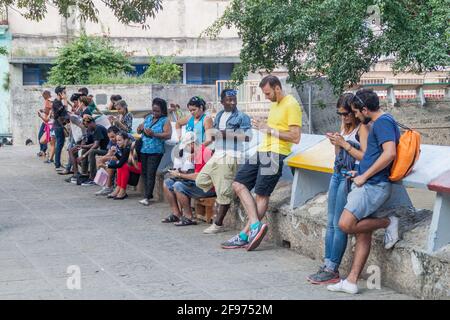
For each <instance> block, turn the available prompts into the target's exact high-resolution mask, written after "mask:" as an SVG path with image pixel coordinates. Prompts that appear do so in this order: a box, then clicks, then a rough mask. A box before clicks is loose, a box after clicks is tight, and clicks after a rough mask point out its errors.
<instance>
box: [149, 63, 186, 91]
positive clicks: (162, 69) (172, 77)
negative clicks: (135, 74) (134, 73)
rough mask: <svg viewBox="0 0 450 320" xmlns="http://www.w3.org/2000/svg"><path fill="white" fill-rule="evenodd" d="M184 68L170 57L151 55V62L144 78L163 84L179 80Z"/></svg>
mask: <svg viewBox="0 0 450 320" xmlns="http://www.w3.org/2000/svg"><path fill="white" fill-rule="evenodd" d="M182 70H183V68H182V67H181V66H179V65H177V64H175V63H173V61H172V59H171V58H170V57H150V64H149V66H148V68H147V70H145V73H144V74H143V78H146V79H152V81H153V83H161V84H165V83H174V82H179V81H180V80H181V72H182Z"/></svg>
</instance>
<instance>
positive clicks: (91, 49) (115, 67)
mask: <svg viewBox="0 0 450 320" xmlns="http://www.w3.org/2000/svg"><path fill="white" fill-rule="evenodd" d="M132 70H133V67H132V66H131V64H130V62H129V61H128V59H127V57H126V56H125V54H124V53H123V52H121V51H119V50H117V49H116V48H114V47H113V46H112V44H111V42H110V41H109V40H107V39H105V38H98V37H89V36H87V35H81V37H80V38H78V39H76V40H74V41H73V42H71V43H69V44H68V45H66V46H65V47H64V48H62V49H61V50H60V52H59V56H58V58H57V60H56V65H55V66H54V67H53V68H52V69H51V70H50V74H49V80H48V83H49V84H53V85H58V84H65V85H76V84H89V79H90V78H91V77H95V76H96V75H99V74H109V75H112V74H124V73H126V72H131V71H132Z"/></svg>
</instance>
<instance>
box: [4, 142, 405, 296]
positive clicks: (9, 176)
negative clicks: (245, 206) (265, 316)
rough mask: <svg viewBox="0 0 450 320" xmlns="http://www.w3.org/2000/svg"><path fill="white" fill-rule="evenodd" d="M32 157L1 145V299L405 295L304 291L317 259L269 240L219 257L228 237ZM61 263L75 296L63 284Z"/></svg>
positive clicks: (31, 151) (33, 150)
mask: <svg viewBox="0 0 450 320" xmlns="http://www.w3.org/2000/svg"><path fill="white" fill-rule="evenodd" d="M36 152H37V149H36V148H35V147H2V148H0V168H1V170H0V299H194V300H195V299H231V300H237V299H389V300H392V299H412V298H411V297H408V296H405V295H401V294H398V293H395V292H393V291H392V290H389V289H387V288H382V289H381V290H367V289H366V290H363V293H362V294H359V295H357V296H348V295H345V294H334V293H330V292H328V291H327V290H326V288H325V287H320V286H312V285H310V284H308V283H307V282H306V280H305V277H306V276H307V275H308V274H310V273H311V272H312V271H315V270H316V269H317V267H318V261H313V260H311V259H309V258H306V257H303V256H300V255H298V254H296V253H294V252H292V251H290V250H288V249H283V248H279V247H274V246H273V245H270V244H268V243H263V244H262V245H261V247H260V249H259V250H257V251H255V252H246V251H245V250H234V251H233V250H232V251H224V250H222V249H220V248H219V244H220V242H222V241H223V240H225V239H227V238H229V237H230V236H232V235H233V233H234V232H233V231H230V232H227V233H224V234H221V235H212V236H208V235H204V234H202V230H203V229H204V228H205V225H198V226H194V227H188V228H184V229H183V228H182V229H178V228H176V227H174V226H172V225H163V224H161V223H160V219H161V218H162V217H164V216H166V215H167V214H168V213H169V212H168V206H167V205H166V204H163V203H157V204H153V205H152V206H151V207H148V208H146V207H143V206H141V205H139V204H138V203H137V201H138V200H139V198H138V195H134V196H131V197H130V198H129V199H127V200H125V201H112V200H108V199H105V198H96V197H95V196H94V192H95V191H97V189H98V188H96V187H79V186H75V185H72V184H68V183H66V182H64V181H63V177H61V176H58V175H56V174H55V172H54V169H53V167H52V166H49V165H46V164H43V163H42V161H40V160H38V159H37V158H36V156H35V154H36ZM69 266H77V268H79V269H77V270H79V271H80V274H81V276H80V279H81V282H80V283H81V289H80V290H77V289H75V290H71V289H69V288H68V285H67V284H68V281H69V285H70V284H71V283H72V284H73V282H71V281H70V280H71V279H72V278H71V277H73V276H74V274H72V273H70V274H69V273H68V272H67V271H68V268H69ZM72 272H73V271H72Z"/></svg>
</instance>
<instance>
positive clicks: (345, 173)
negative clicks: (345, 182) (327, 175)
mask: <svg viewBox="0 0 450 320" xmlns="http://www.w3.org/2000/svg"><path fill="white" fill-rule="evenodd" d="M341 173H342V174H343V175H344V176H346V177H350V178H353V174H352V173H351V172H350V171H347V170H341Z"/></svg>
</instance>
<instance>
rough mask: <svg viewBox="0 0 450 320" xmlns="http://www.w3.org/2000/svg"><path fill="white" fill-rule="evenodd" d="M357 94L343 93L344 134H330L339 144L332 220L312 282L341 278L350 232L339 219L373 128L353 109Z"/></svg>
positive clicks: (330, 208) (339, 112) (331, 195)
mask: <svg viewBox="0 0 450 320" xmlns="http://www.w3.org/2000/svg"><path fill="white" fill-rule="evenodd" d="M352 99H353V94H351V93H347V94H344V95H342V96H341V97H340V98H339V100H338V102H337V106H336V107H337V115H338V116H339V117H340V119H341V130H340V133H327V138H328V139H329V140H330V142H331V143H332V144H333V145H334V146H335V152H336V158H335V162H334V173H333V175H332V177H331V181H330V186H329V188H328V223H327V232H326V235H325V256H324V263H323V265H322V266H320V268H319V270H318V271H317V272H316V273H314V274H311V275H310V276H308V277H307V280H308V281H309V282H310V283H312V284H330V283H337V282H339V281H340V277H339V266H340V264H341V261H342V257H343V256H344V253H345V249H346V248H347V234H345V233H344V232H343V231H342V230H341V229H340V228H339V219H340V217H341V214H342V212H343V210H344V206H345V204H346V203H347V195H348V193H349V192H350V185H351V180H350V178H351V177H353V174H354V170H357V166H358V164H359V161H360V160H362V158H363V156H364V152H365V150H366V147H367V136H368V134H369V130H368V128H367V126H366V125H364V124H362V123H361V122H360V121H359V120H358V119H357V118H356V117H355V115H354V113H353V112H352V108H351V101H352Z"/></svg>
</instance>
